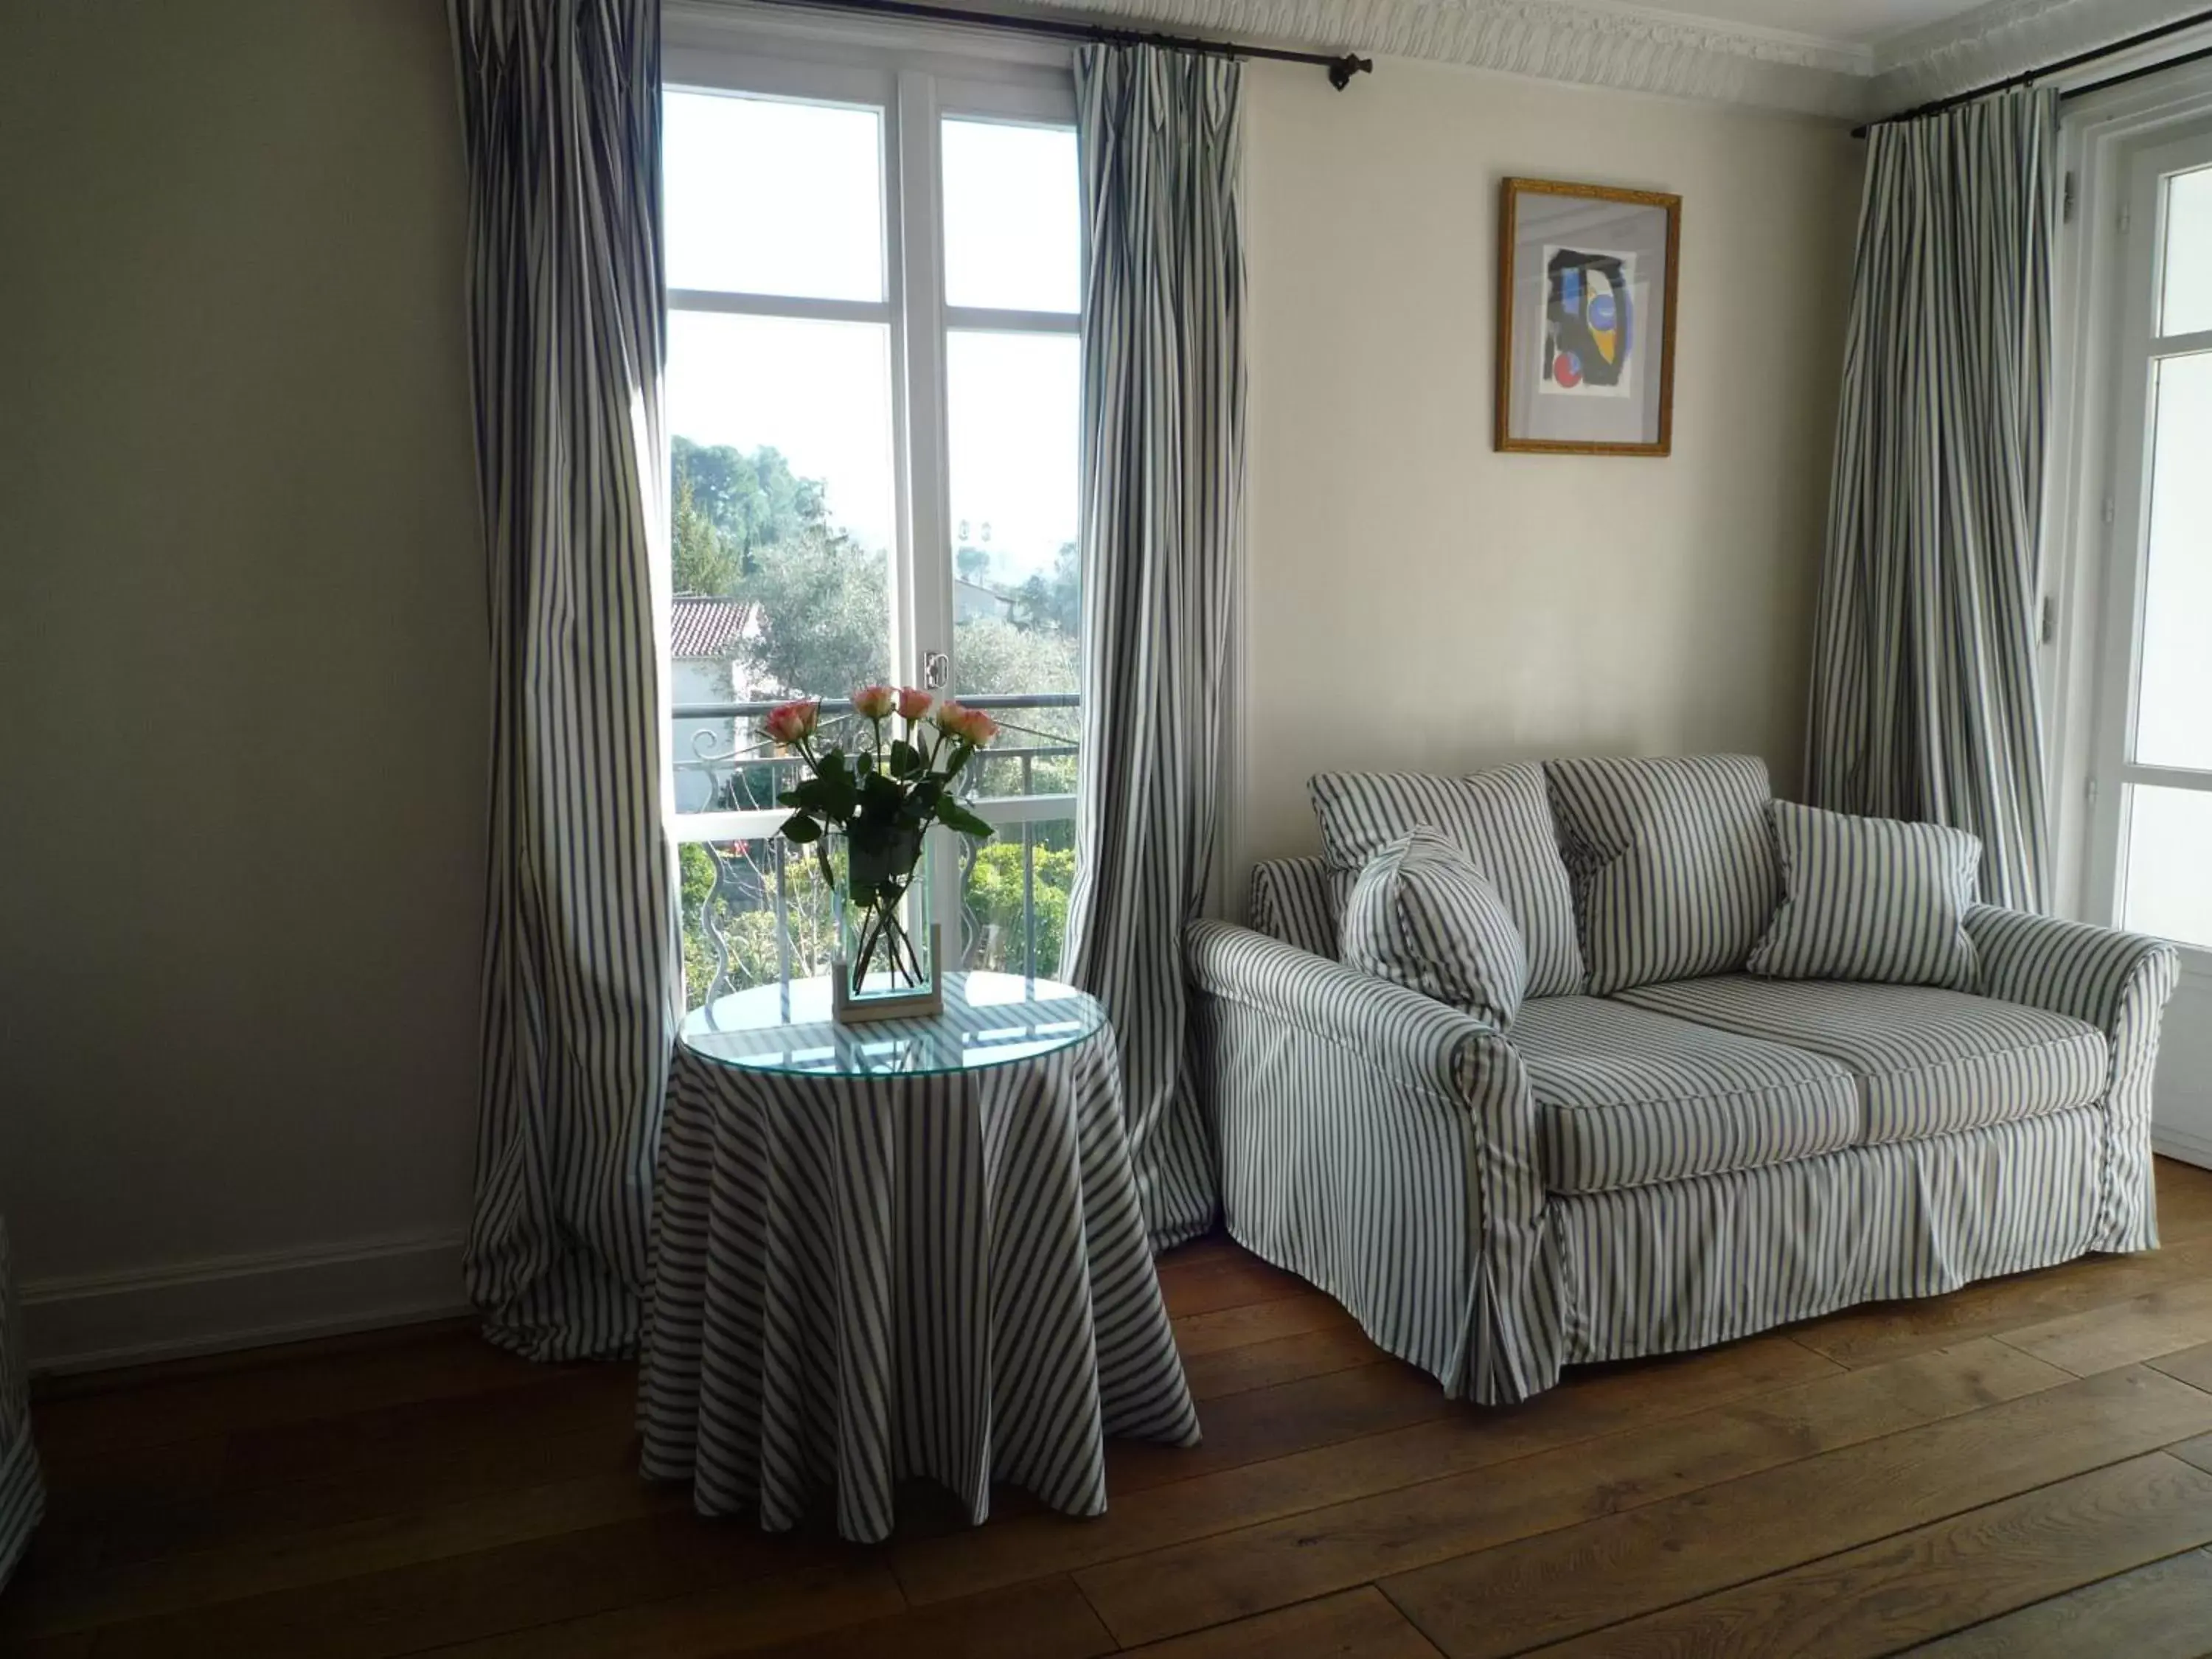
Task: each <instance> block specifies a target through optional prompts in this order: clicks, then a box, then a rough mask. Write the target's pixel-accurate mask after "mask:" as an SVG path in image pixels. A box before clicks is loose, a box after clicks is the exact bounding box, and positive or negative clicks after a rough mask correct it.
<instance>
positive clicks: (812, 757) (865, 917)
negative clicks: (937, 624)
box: [761, 685, 999, 986]
mask: <svg viewBox="0 0 2212 1659" xmlns="http://www.w3.org/2000/svg"><path fill="white" fill-rule="evenodd" d="M853 713H854V716H855V719H856V726H855V730H854V732H853V734H852V743H851V746H850V747H849V748H848V747H847V746H846V744H844V743H842V742H826V741H824V734H823V728H822V704H821V701H820V700H819V699H818V698H813V699H807V700H804V701H801V702H787V703H784V704H782V705H781V706H780V707H778V708H775V709H773V710H771V711H770V712H769V716H768V718H767V720H765V721H763V723H762V726H761V735H762V736H763V737H765V738H768V739H769V741H770V742H772V743H775V744H780V745H781V746H783V747H785V748H787V749H791V750H795V751H797V753H798V755H799V758H800V760H802V761H803V762H805V767H806V775H805V777H804V778H802V779H801V780H800V781H799V783H798V784H797V785H796V786H794V787H792V788H790V789H787V790H785V791H784V792H783V793H781V795H779V796H777V797H776V799H777V800H778V802H779V803H780V804H781V805H785V806H787V807H789V808H790V809H791V816H790V817H787V818H786V819H785V820H784V821H783V826H782V829H781V834H782V836H783V838H784V839H785V840H786V841H788V842H792V843H793V844H794V845H795V846H800V847H806V846H811V847H812V848H814V850H815V856H816V858H817V860H819V861H820V864H821V869H822V875H823V879H824V880H825V881H827V882H828V883H829V884H830V886H831V887H832V888H833V889H835V888H836V884H837V874H836V870H835V868H834V867H833V866H832V864H831V861H830V858H829V845H828V842H827V839H826V838H827V836H828V834H829V831H831V830H833V829H834V830H836V831H837V832H838V833H839V834H840V836H842V839H843V842H844V844H845V862H846V871H845V889H844V892H845V902H847V903H848V904H849V905H851V906H853V907H854V909H855V910H856V911H857V912H858V913H859V915H858V921H859V936H860V945H859V947H858V950H857V953H856V958H855V960H854V961H853V962H851V963H848V964H847V968H848V972H850V973H851V975H852V976H853V981H854V984H855V986H858V985H859V984H860V983H861V982H863V981H864V980H865V978H866V974H867V970H868V969H869V967H870V965H871V964H872V963H874V962H875V961H876V960H877V959H878V957H881V958H882V959H883V962H884V965H885V967H886V968H887V969H889V971H890V975H891V977H892V979H893V981H895V982H896V981H904V982H905V983H907V984H909V985H919V984H920V983H921V981H922V980H923V977H924V975H923V971H922V968H921V961H920V958H919V957H917V956H916V954H915V948H914V941H913V940H912V939H909V938H908V937H907V933H906V929H905V927H904V926H903V925H902V923H901V921H900V920H899V905H900V902H901V901H902V900H903V899H904V898H905V896H906V893H907V889H908V887H910V886H911V885H913V883H914V873H915V866H917V865H918V864H920V863H921V849H922V839H923V837H924V836H925V835H926V834H927V832H928V829H929V826H930V825H931V824H933V823H941V824H943V825H945V828H947V829H953V830H957V832H959V833H960V834H961V835H963V836H975V837H976V838H978V839H979V840H980V839H981V838H983V837H985V836H988V835H990V833H991V826H990V825H989V824H988V823H985V822H984V821H983V820H982V819H981V818H980V817H976V816H975V813H973V812H971V811H969V810H968V809H967V807H965V806H963V805H961V803H960V802H959V801H958V800H957V799H956V798H955V796H954V793H953V784H954V781H955V780H957V778H958V777H959V776H960V774H961V771H962V769H963V768H964V767H966V765H967V764H968V762H969V759H970V757H973V756H974V755H975V751H976V750H978V749H981V748H982V747H983V746H984V745H985V744H988V743H989V742H990V741H991V739H992V738H995V737H997V736H998V735H999V726H998V722H997V721H995V720H993V719H992V718H991V717H990V716H989V715H988V714H985V713H983V711H982V710H981V709H979V708H963V707H962V706H961V705H960V704H959V703H957V702H952V701H951V700H950V699H947V700H946V701H945V702H938V701H937V700H936V699H935V698H933V697H932V696H930V694H929V693H928V692H927V691H919V690H915V689H914V688H913V687H911V686H908V687H904V688H902V689H899V690H893V689H892V688H891V687H890V686H888V685H865V686H862V687H861V688H860V690H857V691H855V692H854V693H853Z"/></svg>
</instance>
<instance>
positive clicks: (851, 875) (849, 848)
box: [831, 836, 944, 1021]
mask: <svg viewBox="0 0 2212 1659" xmlns="http://www.w3.org/2000/svg"><path fill="white" fill-rule="evenodd" d="M836 840H837V842H838V843H839V844H838V845H836V847H835V848H833V851H832V854H831V859H832V863H833V866H834V867H835V868H836V870H837V872H838V881H837V888H836V895H837V959H836V963H834V964H833V967H832V970H831V971H832V975H833V978H834V984H833V993H834V996H833V1006H834V1009H835V1012H836V1017H837V1018H839V1019H841V1020H847V1021H854V1020H866V1019H896V1018H909V1017H912V1016H914V1015H917V1014H927V1013H935V1012H939V1010H940V1009H941V1008H942V1007H943V1006H944V990H943V987H942V986H941V985H940V984H939V974H938V949H937V945H938V930H937V928H936V927H935V925H934V919H933V917H932V916H931V915H930V905H929V865H928V861H927V860H926V859H924V858H923V857H921V849H920V848H919V846H918V845H915V846H911V847H896V846H895V847H893V848H890V849H889V850H888V851H887V852H885V851H880V850H875V849H866V850H864V849H863V848H860V847H859V846H858V845H856V844H855V843H854V842H853V841H852V840H851V839H850V838H849V837H846V836H839V837H837V838H836Z"/></svg>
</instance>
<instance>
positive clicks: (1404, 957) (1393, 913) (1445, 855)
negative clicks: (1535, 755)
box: [1344, 826, 1528, 1031]
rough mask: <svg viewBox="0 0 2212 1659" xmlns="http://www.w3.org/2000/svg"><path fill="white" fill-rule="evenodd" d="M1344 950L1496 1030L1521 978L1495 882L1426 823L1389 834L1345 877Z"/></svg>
mask: <svg viewBox="0 0 2212 1659" xmlns="http://www.w3.org/2000/svg"><path fill="white" fill-rule="evenodd" d="M1344 960H1345V963H1346V965H1348V966H1350V967H1353V968H1357V969H1360V970H1361V971H1362V972H1364V973H1370V974H1373V975H1376V976H1377V977H1378V978H1381V979H1387V980H1389V981H1390V982H1391V983H1392V984H1394V985H1402V986H1404V987H1407V989H1408V990H1413V991H1419V993H1420V994H1422V995H1423V996H1430V997H1434V998H1435V999H1436V1000H1437V1001H1438V1002H1448V1003H1449V1004H1451V1006H1453V1007H1455V1008H1463V1009H1465V1010H1466V1011H1467V1012H1468V1013H1470V1014H1473V1015H1474V1017H1475V1018H1478V1019H1481V1020H1486V1021H1487V1022H1489V1024H1492V1025H1493V1026H1495V1027H1496V1028H1497V1029H1498V1030H1501V1031H1502V1030H1505V1029H1506V1028H1507V1027H1508V1026H1510V1025H1511V1024H1513V1017H1514V1015H1516V1014H1517V1013H1519V1012H1521V993H1522V986H1523V985H1524V984H1526V983H1527V981H1528V956H1527V954H1526V952H1525V951H1523V950H1522V945H1521V930H1520V929H1519V928H1518V927H1515V926H1514V925H1513V918H1512V917H1511V916H1510V915H1507V914H1506V911H1505V904H1504V901H1503V900H1502V899H1500V898H1499V897H1498V890H1497V889H1496V888H1495V887H1493V886H1492V885H1491V884H1490V882H1489V880H1488V878H1486V877H1485V876H1484V875H1483V874H1482V872H1480V871H1479V870H1477V869H1476V868H1475V867H1474V865H1472V864H1470V863H1469V862H1468V857H1467V854H1464V853H1462V852H1461V851H1460V850H1459V848H1457V847H1455V845H1453V844H1452V843H1451V842H1449V841H1446V840H1445V839H1444V838H1443V836H1440V835H1438V834H1437V832H1436V831H1435V830H1433V829H1429V828H1427V827H1426V826H1424V827H1422V828H1420V829H1414V830H1411V831H1409V832H1408V833H1407V834H1405V835H1403V836H1399V837H1398V839H1397V840H1395V841H1394V842H1389V844H1388V845H1387V846H1385V847H1384V848H1383V850H1382V851H1380V852H1379V853H1377V854H1376V855H1375V856H1374V857H1373V858H1371V859H1370V860H1367V867H1366V868H1365V869H1364V870H1362V871H1361V872H1359V877H1358V880H1356V881H1354V882H1353V883H1352V896H1351V897H1350V898H1348V899H1346V901H1345V905H1344Z"/></svg>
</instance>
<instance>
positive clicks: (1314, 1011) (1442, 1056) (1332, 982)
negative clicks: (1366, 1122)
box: [1184, 921, 1502, 1100]
mask: <svg viewBox="0 0 2212 1659" xmlns="http://www.w3.org/2000/svg"><path fill="white" fill-rule="evenodd" d="M1184 948H1185V955H1186V957H1187V959H1188V963H1189V967H1190V977H1191V982H1192V983H1193V984H1194V985H1195V986H1196V987H1198V988H1199V989H1200V991H1203V992H1204V993H1206V994H1207V995H1208V996H1216V997H1221V998H1224V999H1225V1000H1228V1001H1231V1002H1235V1003H1238V1004H1240V1005H1242V1006H1244V1007H1246V1008H1249V1009H1252V1010H1253V1011H1255V1012H1259V1013H1262V1014H1267V1015H1272V1016H1273V1017H1274V1018H1278V1019H1280V1020H1283V1021H1285V1023H1287V1024H1291V1025H1294V1026H1296V1027H1297V1028H1298V1029H1299V1030H1302V1031H1304V1032H1305V1033H1307V1034H1308V1035H1309V1036H1316V1037H1320V1038H1322V1040H1323V1041H1325V1042H1332V1043H1334V1044H1336V1045H1337V1046H1338V1047H1340V1048H1352V1049H1355V1050H1357V1051H1358V1053H1359V1054H1361V1055H1362V1056H1363V1057H1364V1058H1365V1059H1367V1060H1369V1061H1370V1062H1371V1063H1373V1064H1374V1065H1375V1066H1377V1067H1379V1068H1380V1069H1382V1070H1383V1071H1384V1072H1387V1073H1389V1074H1391V1075H1392V1076H1394V1077H1396V1078H1398V1079H1402V1080H1404V1081H1406V1082H1408V1083H1413V1084H1415V1085H1420V1086H1423V1087H1426V1088H1431V1089H1434V1090H1436V1091H1439V1092H1441V1093H1443V1094H1447V1095H1450V1096H1453V1097H1455V1098H1458V1099H1462V1100H1465V1099H1468V1098H1470V1097H1472V1094H1473V1092H1474V1090H1475V1089H1476V1088H1477V1086H1478V1085H1479V1082H1480V1079H1481V1076H1482V1074H1483V1073H1484V1071H1485V1070H1486V1067H1487V1066H1488V1063H1489V1060H1490V1056H1489V1054H1487V1053H1486V1051H1487V1050H1489V1049H1492V1048H1495V1047H1496V1046H1497V1045H1498V1043H1500V1042H1502V1038H1501V1037H1500V1036H1499V1034H1498V1031H1497V1030H1496V1029H1495V1028H1494V1027H1492V1026H1491V1025H1489V1024H1486V1023H1484V1022H1483V1021H1481V1020H1479V1019H1477V1018H1474V1016H1473V1015H1472V1014H1468V1013H1465V1012H1462V1011H1461V1010H1459V1009H1457V1008H1454V1007H1452V1006H1449V1004H1446V1003H1442V1002H1438V1001H1437V1000H1435V999H1434V998H1433V997H1425V996H1423V995H1422V994H1420V993H1419V991H1410V990H1407V988H1406V987H1404V986H1402V985H1393V984H1392V983H1391V982H1390V981H1389V980H1386V979H1377V978H1376V976H1375V975H1372V974H1364V973H1362V972H1360V971H1359V969H1357V968H1347V967H1346V966H1345V964H1344V963H1340V962H1332V961H1330V960H1329V959H1328V957H1317V956H1316V955H1314V954H1313V952H1312V951H1301V950H1300V949H1298V947H1297V946H1296V945H1286V944H1285V943H1284V942H1283V941H1282V940H1280V939H1274V938H1272V937H1270V936H1269V935H1267V934H1266V933H1258V932H1255V930H1253V929H1252V928H1249V927H1233V926H1231V924H1229V923H1227V922H1221V921H1199V922H1194V923H1193V924H1192V925H1191V927H1190V929H1189V931H1188V933H1186V934H1185V936H1184Z"/></svg>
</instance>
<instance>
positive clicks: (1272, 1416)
mask: <svg viewBox="0 0 2212 1659" xmlns="http://www.w3.org/2000/svg"><path fill="white" fill-rule="evenodd" d="M1466 1409H1467V1408H1466V1407H1464V1406H1462V1405H1461V1404H1459V1403H1458V1402H1456V1401H1450V1400H1447V1399H1445V1398H1444V1391H1443V1389H1440V1388H1438V1387H1437V1381H1436V1379H1435V1378H1434V1377H1432V1376H1429V1375H1428V1374H1427V1373H1426V1372H1425V1371H1420V1370H1415V1369H1414V1368H1413V1366H1411V1365H1405V1364H1400V1363H1399V1362H1398V1361H1396V1360H1395V1359H1380V1360H1377V1361H1376V1363H1374V1364H1368V1365H1360V1366H1355V1367H1352V1368H1350V1369H1348V1370H1340V1371H1324V1372H1322V1374H1321V1375H1320V1376H1309V1377H1301V1378H1299V1379H1297V1381H1295V1382H1291V1383H1275V1384H1273V1385H1272V1386H1271V1387H1268V1388H1264V1389H1244V1390H1242V1391H1240V1392H1238V1393H1236V1394H1231V1395H1220V1396H1218V1397H1217V1398H1215V1399H1212V1400H1208V1401H1201V1402H1200V1407H1199V1419H1200V1423H1201V1424H1202V1425H1204V1429H1205V1433H1206V1438H1205V1439H1204V1440H1203V1441H1202V1442H1200V1443H1199V1444H1198V1445H1195V1446H1163V1445H1159V1444H1157V1443H1154V1442H1152V1441H1148V1440H1115V1441H1109V1442H1108V1443H1107V1447H1106V1490H1107V1491H1108V1492H1109V1493H1110V1494H1112V1496H1113V1498H1114V1499H1115V1501H1116V1502H1119V1501H1120V1500H1121V1499H1122V1498H1127V1497H1129V1496H1130V1495H1132V1494H1133V1493H1135V1492H1142V1491H1144V1490H1145V1489H1146V1487H1148V1486H1164V1485H1166V1484H1167V1483H1169V1482H1170V1481H1175V1480H1191V1479H1193V1478H1194V1477H1196V1476H1198V1475H1201V1474H1215V1473H1217V1472H1218V1471H1220V1470H1222V1469H1231V1468H1241V1467H1242V1466H1243V1465H1244V1464H1247V1463H1258V1462H1264V1461H1265V1460H1267V1459H1268V1458H1272V1457H1287V1456H1289V1455H1291V1454H1292V1453H1295V1452H1302V1451H1310V1450H1312V1449H1315V1448H1316V1447H1320V1446H1333V1445H1335V1444H1336V1443H1339V1442H1340V1441H1345V1440H1353V1439H1357V1438H1358V1437H1360V1436H1362V1435H1369V1434H1379V1433H1381V1432H1383V1431H1385V1430H1387V1429H1401V1428H1405V1427H1407V1426H1408V1425H1411V1424H1414V1423H1428V1422H1433V1421H1435V1420H1436V1419H1437V1418H1440V1417H1449V1416H1451V1415H1453V1414H1454V1413H1464V1412H1465V1410H1466Z"/></svg>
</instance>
